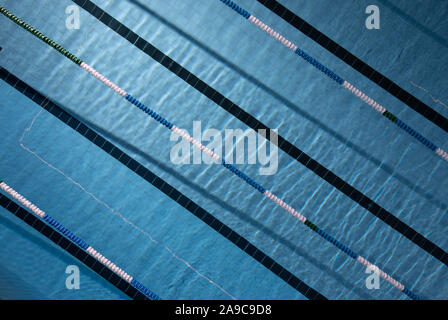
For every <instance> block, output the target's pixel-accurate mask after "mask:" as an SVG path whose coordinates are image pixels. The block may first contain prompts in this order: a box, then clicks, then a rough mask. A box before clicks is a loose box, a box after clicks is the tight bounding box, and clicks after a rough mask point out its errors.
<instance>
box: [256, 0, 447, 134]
mask: <svg viewBox="0 0 448 320" xmlns="http://www.w3.org/2000/svg"><path fill="white" fill-rule="evenodd" d="M257 1H258V2H259V3H261V4H262V5H263V6H265V7H266V8H267V9H269V10H270V11H271V12H273V13H275V14H276V15H278V16H279V17H280V18H282V19H283V20H285V21H286V22H288V23H289V24H290V25H291V26H293V27H295V28H296V29H297V30H299V31H300V32H302V33H303V34H304V35H305V36H307V37H308V38H310V39H312V40H313V41H315V42H317V43H318V44H319V45H320V46H321V47H323V48H325V49H327V50H328V51H329V52H330V53H332V54H333V55H334V56H336V57H338V58H339V59H341V60H342V61H344V62H345V63H346V64H347V65H349V66H350V67H352V68H353V69H355V70H356V71H358V72H359V73H361V74H362V75H364V76H365V77H366V78H368V79H369V80H371V81H372V82H374V83H376V84H377V85H379V86H380V87H381V88H383V89H384V90H386V91H387V92H389V93H390V94H391V95H393V96H394V97H396V98H397V99H399V100H400V101H402V102H404V103H405V104H407V105H408V106H409V107H411V108H412V109H413V110H414V111H417V112H418V113H420V114H421V115H422V116H424V117H425V118H426V119H428V120H429V121H431V122H432V123H434V124H435V125H437V126H438V127H440V128H441V129H443V130H445V131H446V132H448V119H447V118H445V117H444V116H443V115H441V114H440V113H438V112H437V111H435V110H434V109H432V108H431V107H430V106H428V105H427V104H425V103H424V102H422V101H421V100H419V99H417V98H416V97H414V96H413V95H412V94H410V93H409V92H407V91H406V90H404V89H403V88H401V87H400V86H398V85H397V84H396V83H395V82H393V81H392V80H390V79H389V78H387V77H386V76H384V75H383V74H381V73H379V72H378V71H376V70H375V69H373V68H372V67H371V66H369V65H368V64H367V63H365V62H364V61H362V60H361V59H359V58H357V57H356V56H355V55H353V54H352V53H351V52H349V51H348V50H347V49H345V48H343V47H342V46H340V45H339V44H338V43H336V42H335V41H333V40H332V39H330V38H329V37H327V36H326V35H325V34H323V33H322V32H320V31H319V30H317V29H316V28H314V27H313V26H312V25H310V24H309V23H308V22H306V21H305V20H303V19H302V18H300V17H299V16H297V15H296V14H294V13H293V12H292V11H290V10H289V9H287V8H286V7H284V6H283V5H281V4H280V3H278V1H276V0H257Z"/></svg>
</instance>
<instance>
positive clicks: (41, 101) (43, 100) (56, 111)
mask: <svg viewBox="0 0 448 320" xmlns="http://www.w3.org/2000/svg"><path fill="white" fill-rule="evenodd" d="M0 78H1V79H3V80H4V81H5V82H7V83H8V84H10V85H11V86H12V87H14V88H15V89H16V90H17V91H19V92H21V93H22V94H24V95H25V96H27V97H28V98H29V99H31V100H32V101H34V102H35V103H37V104H38V105H39V106H41V107H42V108H43V109H45V110H46V111H48V112H49V113H51V114H53V115H54V116H55V117H56V118H58V119H59V120H61V121H62V122H63V123H65V124H66V125H68V126H69V127H71V128H72V129H74V130H75V131H77V132H78V133H80V134H81V135H82V136H84V137H85V138H87V139H88V140H90V141H91V142H93V143H94V144H96V145H97V146H98V147H100V148H101V149H102V150H104V151H106V153H108V154H110V155H111V156H112V157H114V158H115V159H117V160H118V161H120V162H121V163H122V164H123V165H125V166H126V167H128V168H129V169H131V170H132V171H133V172H135V173H136V174H138V175H139V176H140V177H142V178H143V179H145V180H146V181H147V182H149V183H151V184H152V185H153V186H155V187H156V188H157V189H159V190H161V191H162V192H163V193H165V194H166V195H167V196H168V197H170V198H171V199H173V200H174V201H176V202H177V203H178V204H180V205H181V206H182V207H184V208H185V209H187V210H188V211H190V212H191V213H192V214H194V215H195V216H196V217H198V218H199V219H201V220H202V221H203V222H205V223H206V224H207V225H209V226H210V227H212V228H213V229H214V230H215V231H217V232H218V233H220V234H221V235H222V236H224V237H225V238H226V239H228V240H230V241H231V242H232V243H234V244H235V245H236V246H237V247H238V248H240V249H241V250H242V251H244V252H245V253H247V254H248V255H249V256H251V257H252V258H254V259H255V260H256V261H258V262H259V263H261V264H262V265H263V266H265V267H266V268H267V269H268V270H269V271H271V272H272V273H274V274H275V275H277V276H278V277H279V278H281V279H282V280H283V281H285V282H286V283H287V284H289V285H290V286H291V287H293V288H294V289H295V290H297V291H298V292H300V293H301V294H303V295H304V296H305V297H307V298H308V299H310V300H326V297H324V296H323V295H322V294H320V293H319V292H317V291H316V290H314V289H313V288H311V287H310V286H308V285H307V284H306V283H305V282H303V281H302V280H300V279H299V278H298V277H296V276H295V275H293V274H292V273H291V272H289V271H288V270H286V269H285V268H284V267H283V266H281V265H280V264H279V263H277V262H275V261H274V260H273V259H272V258H271V257H269V256H268V255H266V254H265V253H264V252H262V251H261V250H259V249H258V248H257V247H255V246H254V245H253V244H251V243H250V242H249V241H247V240H246V239H245V238H243V237H242V236H240V235H239V234H238V233H237V232H235V231H234V230H232V229H231V228H229V227H228V226H227V225H225V224H224V223H222V222H221V221H219V220H218V219H216V218H215V217H214V216H213V215H211V214H210V213H208V212H207V211H206V210H205V209H203V208H202V207H200V206H199V205H197V204H196V203H195V202H193V201H192V200H191V199H190V198H188V197H187V196H185V195H184V194H182V193H181V192H179V191H178V190H177V189H175V188H174V187H172V186H171V185H170V184H168V183H167V182H166V181H164V180H163V179H161V178H159V177H158V176H157V175H156V174H154V173H153V172H151V171H150V170H149V169H147V168H145V167H144V166H143V165H142V164H140V163H139V162H137V161H136V160H134V159H133V158H131V157H130V156H129V155H127V154H126V153H124V152H123V151H121V150H120V149H119V148H117V147H116V146H115V145H113V144H112V143H111V142H109V141H107V140H106V139H105V138H103V137H102V136H101V135H99V134H98V133H96V132H95V131H94V130H92V129H90V128H89V127H88V126H87V125H85V124H84V123H82V122H81V121H79V120H78V119H76V118H75V117H74V116H72V115H70V114H69V113H67V112H66V111H64V110H63V109H62V108H60V107H59V106H58V105H56V104H55V103H54V102H52V101H51V100H50V99H49V98H47V97H45V96H43V95H42V94H40V93H39V92H38V91H36V90H35V89H33V88H32V87H30V86H29V85H28V84H26V83H25V82H23V81H22V80H20V79H19V78H17V77H16V76H15V75H13V74H12V73H10V72H9V71H7V70H6V69H4V68H2V67H0Z"/></svg>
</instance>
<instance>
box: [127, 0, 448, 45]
mask: <svg viewBox="0 0 448 320" xmlns="http://www.w3.org/2000/svg"><path fill="white" fill-rule="evenodd" d="M128 1H129V0H128ZM378 1H379V2H381V3H382V4H383V5H385V6H386V7H388V8H389V9H390V10H391V11H392V12H394V13H395V14H396V15H398V16H399V17H400V18H402V19H403V20H404V21H406V22H407V23H409V24H411V25H413V26H414V27H416V28H417V29H418V30H420V31H421V32H423V33H424V34H426V35H427V36H428V37H430V38H431V39H433V40H434V41H436V42H437V43H438V44H440V45H442V46H444V47H445V48H447V49H448V40H446V39H444V38H443V37H441V36H439V35H438V34H437V33H435V32H434V31H432V30H431V29H429V28H428V27H425V26H424V25H423V24H421V23H420V22H418V21H417V20H416V19H414V18H413V17H411V16H410V15H409V14H407V13H406V12H404V11H403V10H401V9H400V8H398V7H396V6H395V5H393V4H392V3H391V2H390V1H387V0H378ZM131 2H134V1H131Z"/></svg>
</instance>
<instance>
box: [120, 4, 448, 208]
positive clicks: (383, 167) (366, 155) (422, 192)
mask: <svg viewBox="0 0 448 320" xmlns="http://www.w3.org/2000/svg"><path fill="white" fill-rule="evenodd" d="M127 1H128V2H130V3H132V4H134V5H135V6H137V7H138V8H140V9H141V10H144V11H146V12H147V13H148V14H150V15H152V16H153V17H154V18H156V19H157V20H159V21H160V22H161V23H163V24H165V25H167V26H168V27H169V28H171V29H173V30H174V31H175V32H177V33H178V34H180V35H181V36H182V37H184V38H185V39H187V40H188V41H190V42H191V43H193V44H194V45H196V46H197V47H199V48H201V49H202V50H204V51H205V52H207V53H208V54H210V55H211V56H212V57H214V58H215V59H216V60H218V61H220V62H221V63H223V64H224V65H226V66H227V67H229V68H230V69H233V70H234V71H235V72H236V73H238V74H239V75H240V76H241V77H243V78H245V79H247V80H248V81H249V82H252V83H254V84H255V85H256V86H258V87H260V88H261V89H263V90H264V91H265V92H267V93H268V94H269V95H271V96H273V97H274V98H275V99H277V100H278V101H280V102H281V103H283V104H284V105H285V106H287V107H288V108H289V109H291V110H293V111H294V112H296V113H297V114H299V115H300V116H302V117H303V118H305V119H307V120H308V121H310V122H312V123H314V124H315V125H316V126H318V127H319V128H321V129H322V130H324V131H326V132H327V133H329V134H330V135H332V136H333V137H334V138H336V139H337V140H339V141H341V142H342V143H343V144H344V145H345V146H346V147H348V148H350V149H352V150H353V151H355V152H356V153H358V154H359V155H361V156H362V157H363V158H365V159H366V160H368V161H370V162H371V163H373V164H374V165H375V166H377V167H379V168H380V170H383V171H384V172H386V173H387V174H389V175H394V178H395V179H396V180H398V181H399V182H400V183H402V184H403V185H405V186H407V187H408V188H409V189H411V190H412V191H413V192H416V193H418V194H419V195H421V196H422V197H424V198H425V199H426V200H428V201H430V202H431V203H432V204H433V205H435V206H437V207H438V208H440V209H442V210H443V211H446V210H447V209H448V205H447V204H446V203H444V202H442V201H440V200H439V199H437V198H436V197H435V196H433V195H432V194H429V193H428V192H427V191H426V190H425V189H423V188H421V187H419V186H417V185H415V184H414V183H413V182H412V181H410V180H409V179H408V178H406V177H404V176H403V175H400V174H398V173H397V172H396V171H395V169H394V168H392V167H391V166H388V165H387V164H385V163H383V162H382V161H381V160H379V159H377V158H375V157H373V156H371V155H370V154H369V153H368V152H367V151H365V150H363V149H362V148H361V147H359V146H357V145H356V144H354V143H352V142H350V141H349V140H348V139H349V138H344V136H342V135H341V134H339V133H338V132H336V131H335V130H333V129H331V128H330V127H329V126H327V125H326V124H325V123H323V122H321V121H320V120H319V119H317V118H315V117H313V116H312V115H310V114H309V113H307V112H305V111H303V110H301V109H300V108H298V107H297V106H296V105H295V104H294V103H293V102H291V101H290V100H288V99H287V98H285V97H283V96H282V95H280V94H279V93H277V92H276V91H274V90H273V89H271V88H269V87H268V86H266V85H265V84H263V83H262V82H261V81H260V80H258V79H256V78H254V77H253V76H251V75H250V74H248V73H246V72H245V71H244V70H243V69H241V68H240V67H239V66H237V65H235V64H234V63H232V62H230V61H228V60H227V59H226V58H225V57H223V56H221V55H220V54H219V53H218V52H216V51H214V50H213V49H211V48H209V47H207V46H206V45H204V44H202V43H201V42H200V41H199V40H197V39H196V38H194V37H193V36H191V35H189V34H187V33H186V32H185V31H183V30H182V29H181V28H179V27H177V26H176V25H175V24H173V23H172V22H170V21H168V20H167V19H165V18H164V17H162V16H160V15H159V14H158V13H156V12H155V11H153V10H152V9H150V8H148V7H147V6H145V5H144V4H142V3H140V2H139V1H137V0H127ZM380 1H385V0H380Z"/></svg>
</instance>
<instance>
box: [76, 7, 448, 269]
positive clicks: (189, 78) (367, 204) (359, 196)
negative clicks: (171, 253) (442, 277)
mask: <svg viewBox="0 0 448 320" xmlns="http://www.w3.org/2000/svg"><path fill="white" fill-rule="evenodd" d="M72 2H74V3H76V4H78V5H79V6H80V7H82V8H83V9H84V10H86V11H87V12H88V13H90V14H91V15H92V16H94V17H95V18H97V19H98V20H99V21H101V22H102V23H103V24H104V25H106V26H107V27H108V28H110V29H111V30H113V31H115V32H116V33H117V34H119V35H120V36H121V37H123V38H124V39H126V40H127V41H129V42H130V43H131V44H132V45H134V46H136V47H137V48H138V49H140V50H141V51H142V52H144V53H145V54H146V55H148V56H150V57H151V58H152V59H154V60H155V61H156V62H158V63H160V64H161V65H163V66H164V67H165V68H167V69H168V70H170V71H171V72H173V73H174V74H175V75H176V76H178V77H179V78H181V79H182V80H183V81H185V82H186V83H188V84H189V85H191V86H192V87H193V88H195V89H196V90H198V91H199V92H200V93H202V94H203V95H205V96H206V97H208V98H209V99H210V100H212V101H213V102H215V103H216V104H217V105H218V106H220V107H221V108H222V109H224V110H226V111H227V112H229V113H230V114H232V115H233V116H234V117H235V118H237V119H239V120H240V121H242V122H243V123H245V124H246V125H247V126H249V127H250V128H252V129H253V130H255V131H257V132H258V130H259V129H265V130H266V132H267V133H268V134H269V132H270V131H269V130H270V129H269V128H268V127H267V126H266V125H265V124H263V123H262V122H260V121H259V120H258V119H256V118H255V117H253V116H252V115H250V114H249V113H247V112H246V111H244V110H243V109H241V107H239V106H238V105H236V104H235V103H233V102H232V101H230V100H229V99H227V98H226V97H224V95H222V94H221V93H219V92H218V91H217V90H215V89H214V88H212V87H211V86H209V85H208V84H206V83H205V82H204V81H202V80H201V79H199V78H198V77H196V76H195V75H194V74H192V73H191V72H189V71H188V70H187V69H185V68H184V67H182V66H181V65H180V64H178V63H177V62H175V61H174V60H172V59H171V58H170V57H168V56H167V55H165V54H164V53H163V52H161V51H160V50H158V49H157V48H156V47H154V46H153V45H152V44H150V43H149V42H148V41H146V40H145V39H143V38H141V37H140V36H139V35H137V34H136V33H134V32H133V31H132V30H130V29H129V28H128V27H126V26H125V25H123V24H122V23H120V22H119V21H118V20H116V19H115V18H113V17H112V16H111V15H109V14H108V13H107V12H105V11H104V10H102V9H101V8H99V7H98V6H96V5H95V4H94V3H93V2H92V1H90V0H72ZM265 138H266V139H269V136H266V137H265ZM277 145H278V147H279V148H280V149H281V150H283V151H284V152H285V153H287V154H288V155H290V156H291V157H292V158H294V159H295V160H296V161H298V162H299V163H301V164H302V165H304V166H305V167H306V168H308V169H310V170H311V171H313V172H314V173H315V174H317V175H318V176H319V177H321V178H322V179H324V180H325V181H327V182H328V183H330V184H331V185H332V186H333V187H335V188H337V189H338V190H339V191H341V192H342V193H344V194H345V195H347V196H348V197H350V198H351V199H352V200H353V201H355V202H356V203H358V204H359V205H360V206H362V207H363V208H365V209H367V210H368V211H369V212H371V213H372V214H373V215H374V216H376V217H377V218H379V219H381V220H382V221H384V222H385V223H386V224H388V225H389V226H390V227H392V228H393V229H395V230H396V231H398V232H399V233H401V234H402V235H403V236H405V237H406V238H408V239H409V240H411V241H412V242H413V243H415V244H416V245H418V246H419V247H420V248H422V249H423V250H425V251H426V252H427V253H429V254H430V255H431V256H433V257H434V258H436V259H437V260H439V261H441V262H442V263H443V264H445V265H446V266H448V254H447V253H446V252H445V251H444V250H443V249H442V248H440V247H439V246H437V245H436V244H435V243H433V242H432V241H430V240H428V239H426V238H425V237H424V236H423V235H422V234H420V233H418V232H417V231H415V230H414V229H413V228H411V227H410V226H408V225H407V224H406V223H404V222H403V221H401V220H400V219H398V218H397V217H395V216H394V215H393V214H392V213H390V212H389V211H387V210H386V209H384V208H383V207H381V206H380V205H379V204H377V203H376V202H374V201H373V200H372V199H370V198H369V197H367V196H366V195H364V194H363V193H361V192H360V191H359V190H357V189H355V188H354V187H352V186H351V185H350V184H349V183H347V182H345V181H344V180H342V179H341V178H340V177H338V176H337V175H336V174H334V173H333V172H331V171H330V170H328V169H327V168H325V167H324V166H323V165H321V164H320V163H318V162H317V161H316V160H314V159H313V158H311V157H310V156H308V155H307V154H306V153H305V152H303V151H302V150H300V149H299V148H297V147H296V146H294V145H293V144H292V143H290V142H289V141H288V140H286V139H285V138H283V137H282V136H280V135H278V144H277Z"/></svg>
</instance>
